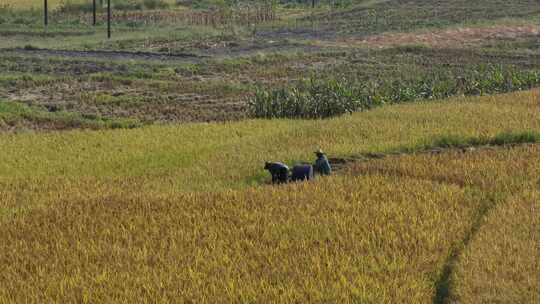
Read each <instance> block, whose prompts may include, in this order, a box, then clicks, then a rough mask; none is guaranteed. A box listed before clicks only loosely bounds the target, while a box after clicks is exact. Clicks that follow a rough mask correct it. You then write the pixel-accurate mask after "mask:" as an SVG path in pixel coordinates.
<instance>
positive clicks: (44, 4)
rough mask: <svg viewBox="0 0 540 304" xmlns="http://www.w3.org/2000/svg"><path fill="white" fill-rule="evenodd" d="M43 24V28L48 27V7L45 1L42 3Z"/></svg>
mask: <svg viewBox="0 0 540 304" xmlns="http://www.w3.org/2000/svg"><path fill="white" fill-rule="evenodd" d="M43 23H44V24H45V26H48V25H49V5H48V3H47V0H44V2H43Z"/></svg>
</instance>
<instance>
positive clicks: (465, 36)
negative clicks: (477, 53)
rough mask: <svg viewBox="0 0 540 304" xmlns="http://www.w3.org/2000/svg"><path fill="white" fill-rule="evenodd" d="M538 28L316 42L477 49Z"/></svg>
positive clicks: (465, 29) (505, 27)
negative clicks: (474, 47)
mask: <svg viewBox="0 0 540 304" xmlns="http://www.w3.org/2000/svg"><path fill="white" fill-rule="evenodd" d="M539 34H540V25H537V24H525V25H497V26H488V27H458V28H450V29H443V30H430V31H426V32H412V33H384V34H379V35H372V36H368V37H360V38H338V39H336V42H328V41H326V42H322V41H321V42H318V43H317V44H322V45H328V46H342V47H352V46H369V47H375V48H382V47H393V46H400V45H425V46H429V47H433V48H440V49H445V48H455V47H460V48H462V47H472V46H480V45H483V44H486V43H489V42H490V41H497V40H501V39H516V38H520V37H538V36H539Z"/></svg>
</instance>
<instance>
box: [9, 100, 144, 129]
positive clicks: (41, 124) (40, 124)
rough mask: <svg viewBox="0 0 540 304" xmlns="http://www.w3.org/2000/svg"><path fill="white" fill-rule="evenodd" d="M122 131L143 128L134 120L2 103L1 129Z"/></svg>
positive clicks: (15, 103)
mask: <svg viewBox="0 0 540 304" xmlns="http://www.w3.org/2000/svg"><path fill="white" fill-rule="evenodd" d="M17 126H22V127H23V128H29V129H50V130H57V129H75V128H81V129H94V130H97V129H121V128H128V129H129V128H135V127H139V126H141V124H140V122H138V121H136V120H133V119H108V118H103V117H98V116H92V115H82V114H79V113H71V112H66V111H47V110H46V109H43V108H39V107H31V106H28V105H26V104H23V103H18V102H7V101H0V129H2V128H4V129H10V128H13V127H17Z"/></svg>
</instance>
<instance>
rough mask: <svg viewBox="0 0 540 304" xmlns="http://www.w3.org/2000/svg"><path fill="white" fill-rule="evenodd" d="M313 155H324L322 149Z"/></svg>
mask: <svg viewBox="0 0 540 304" xmlns="http://www.w3.org/2000/svg"><path fill="white" fill-rule="evenodd" d="M314 153H315V154H317V155H324V151H323V150H322V149H318V150H317V151H315V152H314Z"/></svg>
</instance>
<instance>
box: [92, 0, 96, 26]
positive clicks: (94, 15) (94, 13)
mask: <svg viewBox="0 0 540 304" xmlns="http://www.w3.org/2000/svg"><path fill="white" fill-rule="evenodd" d="M92 12H93V16H92V17H93V20H92V25H93V26H96V0H93V1H92Z"/></svg>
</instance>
